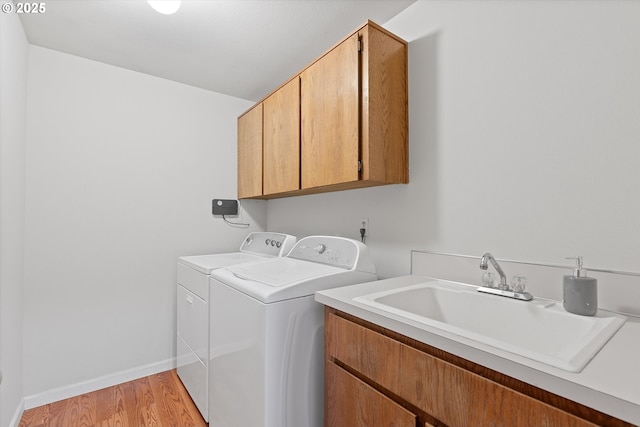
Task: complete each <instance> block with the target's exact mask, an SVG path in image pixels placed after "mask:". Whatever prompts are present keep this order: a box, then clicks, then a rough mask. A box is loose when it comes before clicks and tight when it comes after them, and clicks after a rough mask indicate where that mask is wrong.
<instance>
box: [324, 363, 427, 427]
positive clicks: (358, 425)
mask: <svg viewBox="0 0 640 427" xmlns="http://www.w3.org/2000/svg"><path fill="white" fill-rule="evenodd" d="M325 375H326V376H325V378H326V381H327V384H328V385H329V388H328V389H327V391H326V395H325V407H326V408H327V411H326V416H325V427H346V426H349V427H379V426H385V427H415V426H416V416H415V415H414V414H412V413H411V412H409V411H407V410H406V409H404V408H403V407H402V406H400V405H398V404H397V403H395V402H394V401H393V400H391V399H389V398H388V397H386V396H385V395H384V394H382V393H380V392H378V391H377V390H375V389H374V388H372V387H370V386H369V385H367V384H366V383H364V382H362V381H360V380H359V379H358V378H356V377H355V376H353V375H351V374H350V373H348V372H347V371H345V370H344V369H342V368H340V367H339V366H337V365H335V364H333V363H327V364H326V366H325Z"/></svg>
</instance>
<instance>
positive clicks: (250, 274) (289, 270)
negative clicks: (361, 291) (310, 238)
mask: <svg viewBox="0 0 640 427" xmlns="http://www.w3.org/2000/svg"><path fill="white" fill-rule="evenodd" d="M227 270H229V272H231V273H232V274H233V275H234V276H236V277H238V278H240V279H243V280H252V281H254V282H257V283H261V284H263V285H268V286H271V287H281V286H286V285H291V284H294V283H300V282H305V281H308V280H311V279H314V278H317V277H323V276H329V275H332V274H336V273H339V272H343V271H346V269H344V268H340V267H335V266H331V265H326V264H319V263H316V262H309V261H304V260H299V259H293V258H277V259H270V260H269V261H268V262H260V263H255V264H248V265H235V266H230V267H229V268H227Z"/></svg>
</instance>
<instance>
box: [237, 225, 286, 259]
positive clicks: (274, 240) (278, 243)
mask: <svg viewBox="0 0 640 427" xmlns="http://www.w3.org/2000/svg"><path fill="white" fill-rule="evenodd" d="M295 243H296V238H295V237H294V236H291V235H289V234H284V233H270V232H261V231H255V232H253V233H251V234H249V235H248V236H247V237H246V238H245V239H244V242H242V245H240V252H252V253H257V254H260V255H272V256H274V257H281V256H285V255H287V254H288V253H289V251H290V250H291V248H292V247H293V245H294V244H295Z"/></svg>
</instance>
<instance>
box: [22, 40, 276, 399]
mask: <svg viewBox="0 0 640 427" xmlns="http://www.w3.org/2000/svg"><path fill="white" fill-rule="evenodd" d="M29 60H30V63H29V80H28V81H29V95H28V125H27V154H26V156H27V157H26V158H27V169H26V170H27V172H26V173H27V179H26V186H27V189H26V252H25V296H24V298H25V301H24V307H25V308H24V369H25V377H24V390H25V395H26V396H28V397H31V398H32V399H31V400H29V399H28V400H27V406H32V405H37V404H41V403H42V402H43V401H46V400H48V399H47V396H51V395H52V394H51V393H50V392H51V391H52V390H54V389H56V388H60V387H62V390H59V389H58V390H54V391H55V392H56V393H58V394H59V397H65V395H67V394H69V395H73V394H77V393H78V391H79V390H81V389H82V387H84V386H86V387H87V388H91V386H92V385H95V384H92V385H88V386H87V385H83V384H82V382H84V381H89V382H91V381H94V380H95V379H99V378H101V377H103V376H106V377H107V378H106V379H103V380H104V381H105V382H109V381H111V380H115V381H117V380H121V379H122V377H121V376H120V377H118V374H120V373H122V372H126V371H129V370H134V371H135V370H136V369H139V368H141V367H149V365H150V366H151V367H150V369H157V370H164V369H169V367H170V366H168V365H169V364H171V363H172V362H173V358H174V357H175V348H174V346H175V328H176V324H175V307H176V301H175V286H176V282H175V280H176V268H175V264H176V258H177V257H178V256H180V255H192V254H198V253H211V252H218V251H235V250H237V249H238V247H239V246H240V243H241V241H242V238H243V237H244V236H245V235H246V234H247V233H248V232H249V231H253V230H260V229H264V228H265V227H266V207H265V206H264V202H255V203H253V204H252V203H250V202H246V203H245V207H247V206H248V207H250V208H251V212H252V214H251V215H250V214H249V213H248V212H246V211H245V212H244V214H243V217H241V218H239V220H242V221H245V222H246V221H248V222H250V223H251V224H252V226H251V228H249V229H246V228H244V229H243V228H234V227H230V226H228V225H225V224H224V223H223V221H222V220H221V219H219V218H214V217H212V215H211V200H212V199H213V198H214V197H215V198H235V195H236V117H237V116H238V115H239V114H240V113H241V112H243V111H244V110H245V109H247V108H248V107H249V106H250V102H247V101H245V100H240V99H237V98H233V97H229V96H225V95H220V94H217V93H213V92H210V91H206V90H202V89H198V88H194V87H190V86H186V85H183V84H178V83H175V82H170V81H167V80H163V79H159V78H155V77H151V76H148V75H145V74H140V73H136V72H132V71H128V70H125V69H121V68H117V67H113V66H110V65H105V64H101V63H98V62H94V61H89V60H86V59H82V58H79V57H75V56H71V55H68V54H64V53H60V52H56V51H52V50H48V49H44V48H40V47H36V46H31V47H30V58H29ZM145 369H146V368H145ZM140 372H141V371H140ZM42 394H44V395H45V397H42Z"/></svg>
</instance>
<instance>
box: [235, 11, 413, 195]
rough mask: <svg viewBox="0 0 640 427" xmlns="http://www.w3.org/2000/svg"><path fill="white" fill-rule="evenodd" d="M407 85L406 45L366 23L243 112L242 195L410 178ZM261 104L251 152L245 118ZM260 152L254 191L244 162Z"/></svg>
mask: <svg viewBox="0 0 640 427" xmlns="http://www.w3.org/2000/svg"><path fill="white" fill-rule="evenodd" d="M407 83H408V82H407V43H406V42H405V41H404V40H402V39H400V38H398V37H396V36H395V35H393V34H391V33H389V32H388V31H386V30H384V29H383V28H381V27H379V26H378V25H376V24H374V23H373V22H370V21H369V22H367V23H366V24H365V25H364V26H363V27H361V28H359V29H358V30H357V31H355V32H354V33H352V34H351V35H349V36H348V37H346V38H345V39H344V40H342V41H341V42H339V43H338V44H337V45H336V46H334V47H333V48H331V49H330V50H329V51H327V52H326V53H325V54H324V55H322V56H321V57H319V58H318V59H317V60H315V61H314V62H312V63H311V64H310V65H309V66H307V67H306V68H305V69H304V70H302V71H301V72H300V73H298V74H297V75H296V76H294V77H293V78H292V79H290V80H289V81H287V82H286V83H285V84H283V85H282V86H280V88H278V89H277V90H276V91H274V92H273V93H272V94H270V95H269V96H268V97H266V98H265V99H264V100H262V101H261V102H260V103H259V104H257V106H255V107H253V108H252V109H251V110H249V111H248V112H247V113H245V114H243V115H242V116H240V117H239V118H238V157H239V161H238V197H239V198H266V199H268V198H275V197H286V196H294V195H301V194H312V193H320V192H326V191H335V190H345V189H350V188H358V187H368V186H374V185H384V184H399V183H407V182H408V179H409V174H408V95H407V93H408V89H407ZM260 105H261V106H262V108H263V122H262V123H263V128H262V136H263V143H262V146H261V147H260V148H259V149H256V151H255V153H251V154H247V150H248V149H249V148H248V147H249V146H251V147H254V143H253V142H252V143H251V144H249V143H248V142H247V141H246V136H245V135H247V134H250V135H257V134H258V132H257V131H255V130H246V129H244V127H245V126H249V127H250V129H253V126H254V122H253V120H252V119H251V118H248V117H245V116H247V115H252V113H253V110H254V109H256V108H258V106H260ZM254 118H255V116H254ZM258 152H260V155H261V156H263V165H262V168H261V173H262V180H261V184H260V185H261V187H262V191H261V192H260V193H259V194H256V192H255V191H251V192H247V191H245V187H244V185H245V184H244V183H245V182H247V181H251V182H253V181H254V180H256V172H255V171H249V170H247V169H246V168H247V167H250V166H249V165H250V164H251V162H250V161H248V159H251V158H253V156H257V154H256V153H258ZM241 157H244V159H243V160H240V158H241ZM241 182H242V183H243V184H242V186H241ZM256 187H257V184H256ZM241 190H242V191H241Z"/></svg>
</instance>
